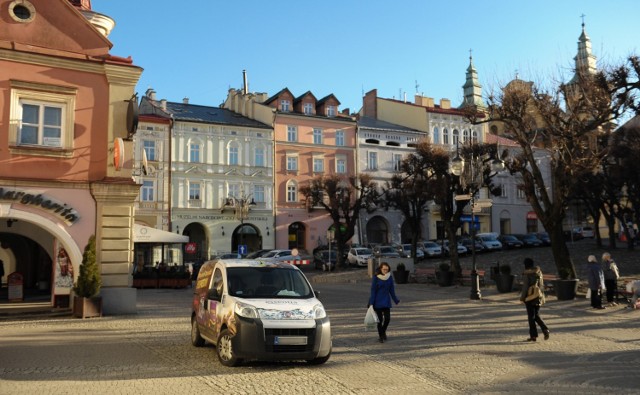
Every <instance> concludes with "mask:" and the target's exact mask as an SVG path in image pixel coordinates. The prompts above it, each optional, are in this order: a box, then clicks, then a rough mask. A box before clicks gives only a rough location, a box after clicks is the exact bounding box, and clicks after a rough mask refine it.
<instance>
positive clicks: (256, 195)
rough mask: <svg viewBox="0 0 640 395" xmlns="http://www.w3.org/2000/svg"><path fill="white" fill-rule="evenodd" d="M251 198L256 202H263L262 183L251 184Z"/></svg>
mask: <svg viewBox="0 0 640 395" xmlns="http://www.w3.org/2000/svg"><path fill="white" fill-rule="evenodd" d="M253 199H254V200H255V201H256V202H257V203H264V185H254V186H253Z"/></svg>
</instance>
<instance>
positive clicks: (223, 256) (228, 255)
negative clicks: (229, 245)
mask: <svg viewBox="0 0 640 395" xmlns="http://www.w3.org/2000/svg"><path fill="white" fill-rule="evenodd" d="M216 258H220V259H242V258H244V257H242V256H238V253H237V252H227V253H225V254H220V255H218V256H216Z"/></svg>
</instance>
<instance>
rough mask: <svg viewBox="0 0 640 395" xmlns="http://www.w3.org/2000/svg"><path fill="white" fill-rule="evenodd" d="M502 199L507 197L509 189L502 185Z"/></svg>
mask: <svg viewBox="0 0 640 395" xmlns="http://www.w3.org/2000/svg"><path fill="white" fill-rule="evenodd" d="M500 197H503V198H506V197H507V188H506V187H505V186H504V184H500Z"/></svg>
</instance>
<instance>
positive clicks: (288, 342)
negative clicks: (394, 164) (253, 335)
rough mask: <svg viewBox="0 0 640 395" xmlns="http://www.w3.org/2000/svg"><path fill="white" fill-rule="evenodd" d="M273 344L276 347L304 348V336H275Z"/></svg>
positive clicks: (305, 340)
mask: <svg viewBox="0 0 640 395" xmlns="http://www.w3.org/2000/svg"><path fill="white" fill-rule="evenodd" d="M273 344H275V345H277V346H305V345H306V344H307V337H306V336H275V337H274V338H273Z"/></svg>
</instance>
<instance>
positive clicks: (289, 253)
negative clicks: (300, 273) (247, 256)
mask: <svg viewBox="0 0 640 395" xmlns="http://www.w3.org/2000/svg"><path fill="white" fill-rule="evenodd" d="M293 252H294V251H293V250H271V251H269V252H267V253H266V254H264V255H263V256H261V257H260V258H259V259H260V260H262V261H266V262H283V261H302V260H305V261H308V263H311V261H312V260H313V256H312V255H310V254H309V253H308V252H307V251H305V250H303V249H298V251H297V252H298V254H297V255H294V254H293Z"/></svg>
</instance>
